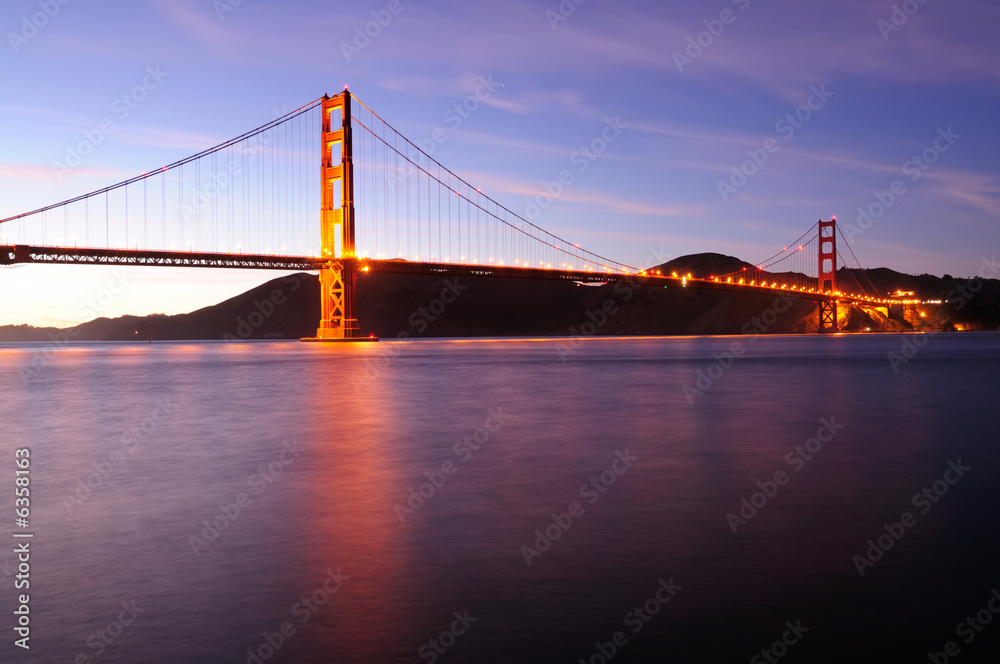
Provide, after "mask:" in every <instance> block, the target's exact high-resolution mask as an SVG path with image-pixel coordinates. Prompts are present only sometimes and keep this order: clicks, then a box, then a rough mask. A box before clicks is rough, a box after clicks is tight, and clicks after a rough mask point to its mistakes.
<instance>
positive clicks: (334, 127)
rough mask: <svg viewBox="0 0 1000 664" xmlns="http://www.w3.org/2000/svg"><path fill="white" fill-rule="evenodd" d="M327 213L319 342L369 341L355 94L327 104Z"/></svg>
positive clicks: (322, 230) (323, 210)
mask: <svg viewBox="0 0 1000 664" xmlns="http://www.w3.org/2000/svg"><path fill="white" fill-rule="evenodd" d="M321 140H322V147H323V155H322V165H321V167H320V177H321V178H322V186H323V189H322V192H323V196H322V207H321V209H320V256H321V257H322V258H324V259H327V262H326V264H325V266H324V267H323V268H322V269H320V271H319V285H320V304H321V307H322V315H321V318H320V323H319V329H318V330H316V339H315V340H316V341H351V340H358V341H362V340H363V341H369V340H373V339H372V338H371V337H362V336H361V333H360V331H359V328H358V321H357V319H356V318H355V315H354V287H355V285H356V282H357V273H356V272H355V269H356V268H355V260H354V258H355V251H354V160H353V151H352V148H351V93H350V92H348V91H347V90H344V91H343V92H341V93H340V94H339V95H335V96H333V97H324V98H323V129H322V134H321Z"/></svg>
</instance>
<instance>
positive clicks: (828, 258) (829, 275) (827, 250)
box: [816, 217, 839, 332]
mask: <svg viewBox="0 0 1000 664" xmlns="http://www.w3.org/2000/svg"><path fill="white" fill-rule="evenodd" d="M818 255H819V284H818V286H817V288H816V290H817V291H818V292H820V293H836V291H837V218H836V217H833V219H831V220H830V221H823V220H822V219H821V220H820V221H819V251H818ZM838 329H839V328H838V327H837V301H836V300H820V301H819V331H820V332H836V331H837V330H838Z"/></svg>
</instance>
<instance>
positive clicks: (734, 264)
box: [0, 253, 1000, 341]
mask: <svg viewBox="0 0 1000 664" xmlns="http://www.w3.org/2000/svg"><path fill="white" fill-rule="evenodd" d="M748 265H749V264H748V263H745V262H743V261H741V260H739V259H738V258H734V257H732V256H723V255H721V254H711V253H706V254H695V255H692V256H683V257H680V258H676V259H674V260H672V261H669V262H667V263H664V264H663V265H661V266H658V268H656V269H660V270H661V271H663V272H671V271H677V272H682V273H691V274H693V275H695V276H708V275H710V274H724V273H726V272H732V271H736V270H739V269H740V268H742V267H744V266H748ZM864 276H865V275H853V274H852V273H849V272H848V271H846V270H842V271H841V273H839V274H838V279H852V278H854V277H857V278H859V279H863V278H864ZM866 276H867V278H868V279H870V280H871V282H872V283H873V284H874V285H875V286H876V287H877V288H878V290H879V291H881V292H883V293H885V292H891V291H895V290H896V289H902V290H908V291H914V292H915V293H916V294H917V296H919V297H921V298H925V299H948V297H949V293H951V297H952V298H953V299H954V298H955V297H956V295H955V293H956V289H958V288H960V287H964V286H965V285H966V284H967V280H964V279H953V278H950V277H948V278H939V277H934V276H931V275H921V276H911V275H905V274H900V273H898V272H894V271H892V270H889V269H886V268H879V269H877V270H869V271H867V275H866ZM946 277H947V275H946ZM982 283H983V287H982V289H981V290H980V291H979V292H978V293H976V294H975V295H974V296H973V297H972V298H971V299H968V300H967V301H962V302H961V304H962V305H963V306H962V307H961V309H960V310H959V309H958V308H957V306H950V307H946V313H947V324H946V325H944V326H942V327H944V328H945V329H950V327H951V326H952V325H954V326H956V327H963V328H965V329H970V328H971V329H998V327H1000V306H998V301H1000V281H998V280H995V279H994V280H986V281H984V282H982ZM448 284H450V286H449V285H448ZM443 292H444V293H446V294H447V297H445V298H441V295H442V293H443ZM456 292H457V295H454V296H453V294H454V293H456ZM357 293H358V295H357V310H358V311H357V315H358V319H359V320H360V321H361V328H362V331H363V332H364V333H365V334H376V335H378V336H380V337H382V338H396V337H398V336H399V335H400V334H401V333H406V334H408V335H410V336H413V337H421V336H424V337H432V336H433V337H474V336H523V335H544V336H549V335H574V334H584V335H590V334H612V335H640V334H642V335H684V334H740V333H741V330H742V331H744V333H745V332H746V330H747V329H748V328H752V327H753V324H754V323H753V321H754V319H755V318H759V317H760V316H761V315H762V314H763V313H764V312H766V311H768V310H769V309H771V308H774V311H775V312H776V313H777V315H776V320H774V322H773V323H772V324H770V325H768V326H767V329H766V330H762V331H765V332H767V333H807V332H813V331H815V329H816V323H817V320H816V308H815V305H814V304H813V303H811V302H809V301H805V300H790V301H789V304H788V305H787V308H786V306H785V305H784V304H782V303H780V302H777V300H776V298H775V296H772V295H753V294H743V293H740V294H737V293H725V292H714V291H702V290H696V289H685V288H676V287H670V288H661V287H651V286H642V285H638V284H637V285H626V284H617V285H603V286H580V285H577V284H574V283H572V282H561V281H535V280H526V279H491V278H483V277H479V278H476V277H459V278H458V279H457V280H455V279H449V280H442V279H441V278H439V277H434V276H424V275H386V274H381V275H377V274H364V275H362V276H361V277H360V278H359V285H358V291H357ZM452 299H454V301H453V303H451V304H445V300H452ZM776 303H777V306H776ZM893 309H894V310H886V309H883V310H881V311H880V310H872V309H860V308H857V307H845V308H842V311H841V326H842V328H843V329H846V330H848V331H862V330H866V329H868V330H871V331H909V330H912V329H914V325H916V326H918V327H919V326H920V325H921V324H922V323H923V321H921V320H920V319H918V318H915V316H916V312H914V311H911V312H909V313H906V312H903V311H902V308H899V307H894V308H893ZM779 310H780V311H779ZM606 312H611V313H610V315H609V314H607V313H606ZM318 320H319V281H318V278H317V277H316V276H315V275H311V274H306V273H300V274H297V275H291V276H286V277H281V278H278V279H274V280H272V281H269V282H267V283H265V284H262V285H260V286H258V287H256V288H253V289H251V290H249V291H247V292H246V293H243V294H241V295H238V296H236V297H233V298H230V299H228V300H226V301H224V302H220V303H219V304H216V305H213V306H209V307H205V308H203V309H199V310H197V311H192V312H190V313H186V314H178V315H173V316H167V315H163V314H154V315H150V316H142V317H137V316H122V317H120V318H114V319H109V318H98V319H95V320H93V321H90V322H87V323H83V324H81V325H79V326H76V327H74V328H67V329H66V330H59V329H57V328H36V327H31V326H26V325H18V326H2V327H0V341H48V340H50V339H52V338H54V335H65V336H68V337H69V338H71V339H73V340H75V341H121V340H142V341H145V340H171V339H173V340H179V339H245V338H250V339H268V338H271V339H296V338H300V337H306V336H312V335H313V334H315V331H316V327H317V322H318ZM762 327H763V326H762Z"/></svg>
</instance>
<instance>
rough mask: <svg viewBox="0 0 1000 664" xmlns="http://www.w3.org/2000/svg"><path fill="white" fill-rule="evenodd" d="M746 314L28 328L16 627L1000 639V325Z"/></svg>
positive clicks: (301, 650)
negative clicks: (513, 324)
mask: <svg viewBox="0 0 1000 664" xmlns="http://www.w3.org/2000/svg"><path fill="white" fill-rule="evenodd" d="M734 341H741V340H740V339H739V338H735V337H717V338H668V339H662V338H656V339H592V340H588V341H586V342H584V343H582V344H579V345H578V346H577V347H574V348H569V349H568V348H567V343H568V342H567V341H566V340H551V339H547V340H475V341H433V340H432V341H421V342H410V343H379V344H359V345H349V346H332V345H311V344H301V343H295V342H274V343H252V344H242V345H225V344H209V343H177V344H153V345H126V344H120V345H118V344H92V345H86V344H80V345H74V346H71V347H67V348H63V349H60V350H59V351H58V352H45V353H44V354H43V351H47V349H46V347H44V346H41V345H37V346H30V345H7V346H2V347H0V425H2V432H3V435H2V438H0V441H2V445H0V446H2V450H0V452H2V454H0V459H2V460H3V465H4V467H5V469H4V471H3V473H0V477H3V478H4V479H3V480H2V481H3V482H4V483H5V484H6V485H7V487H8V488H2V489H0V495H5V496H7V498H5V499H4V510H5V513H6V514H8V517H9V521H8V524H7V526H6V528H5V530H6V531H7V533H8V534H6V535H4V536H5V537H7V538H8V542H13V543H14V544H16V543H17V542H19V541H23V540H15V539H13V538H11V533H13V532H33V533H34V535H35V537H34V539H33V540H31V545H30V546H31V559H30V565H31V569H30V584H31V586H30V619H31V623H30V628H31V633H30V646H31V649H30V650H29V651H24V650H22V649H20V648H15V647H14V646H13V641H14V639H15V638H17V636H16V634H15V632H14V631H13V629H12V628H13V626H14V622H13V618H14V616H13V613H12V612H13V611H14V609H16V608H17V606H18V603H17V602H16V601H15V594H16V593H15V590H14V582H15V579H14V578H13V577H12V576H11V575H12V574H16V572H17V570H16V567H17V560H16V555H15V554H13V553H12V552H11V547H10V546H8V547H6V548H5V551H6V553H0V561H2V562H4V564H5V566H4V568H3V571H2V572H0V575H2V576H3V577H4V578H3V579H2V580H0V585H2V587H3V595H2V597H3V600H2V602H3V606H2V607H0V608H2V610H3V616H4V618H3V621H2V626H3V634H5V635H6V636H5V637H4V641H3V643H2V644H0V660H2V661H5V662H6V661H17V662H31V663H36V662H37V663H46V664H47V663H50V662H74V661H75V662H101V663H105V662H107V663H111V662H206V663H216V662H238V663H240V664H242V663H244V662H263V661H267V662H294V663H299V662H302V663H309V662H377V663H382V662H386V663H395V662H431V661H440V662H444V663H450V662H456V663H457V662H568V663H575V662H578V661H579V660H581V659H582V660H583V661H584V662H595V663H596V662H601V661H604V660H605V659H609V660H610V661H613V662H615V664H617V663H618V662H661V661H662V662H667V661H670V662H673V661H677V662H749V661H751V659H752V658H753V657H754V655H755V654H757V653H759V652H760V651H761V649H763V648H772V644H773V643H774V642H775V641H776V640H778V641H780V640H781V639H782V637H783V636H785V638H786V639H787V641H789V642H792V645H790V646H788V645H785V644H779V645H777V646H775V647H774V649H773V651H772V653H773V654H771V655H769V656H770V657H772V658H774V659H775V660H777V659H779V658H778V657H777V656H778V655H783V656H782V657H780V661H782V662H823V661H830V662H834V661H836V662H852V661H910V662H925V661H928V660H927V655H926V653H928V652H929V651H933V652H935V653H936V652H939V651H943V650H944V649H945V646H946V643H947V642H948V641H955V642H956V644H955V647H957V648H959V649H960V655H958V661H960V662H976V661H996V660H995V659H994V658H995V655H996V650H997V647H998V642H1000V624H983V625H980V623H978V622H977V623H976V629H975V630H974V629H973V628H971V627H969V626H966V627H965V631H964V632H956V626H958V624H959V622H960V621H963V620H965V619H966V617H975V616H976V615H977V612H980V611H982V612H981V613H979V616H980V620H982V621H983V622H984V623H986V622H991V623H992V622H996V623H1000V616H998V617H997V618H996V620H995V621H994V620H993V618H994V614H993V613H992V612H991V611H990V610H989V608H988V603H989V601H990V599H991V590H992V589H994V588H1000V567H998V560H1000V535H998V532H997V514H998V509H1000V493H998V490H997V487H998V486H1000V464H998V462H1000V451H998V446H997V442H998V434H997V430H998V411H1000V403H998V401H1000V400H998V393H1000V389H998V384H1000V380H998V378H1000V335H998V334H993V333H984V334H963V335H950V336H946V335H939V336H936V337H933V338H931V339H930V340H929V343H927V344H926V346H925V347H923V348H921V349H920V350H919V352H917V354H916V355H915V356H913V357H912V359H910V360H909V361H908V362H907V363H906V364H902V365H899V366H898V367H897V368H898V372H895V371H894V370H893V367H892V366H891V365H890V362H889V361H888V360H887V358H886V354H887V353H888V352H890V351H891V352H897V353H898V352H900V351H901V348H902V337H898V336H853V337H825V338H818V337H775V338H766V339H761V340H759V341H757V342H756V343H753V344H750V345H749V346H748V350H747V351H746V352H745V353H744V354H743V355H742V356H740V357H739V358H737V359H736V360H735V361H734V362H732V363H731V366H728V367H727V368H725V369H723V368H722V366H721V364H725V365H729V364H730V362H729V360H728V359H727V358H725V356H724V355H720V354H721V353H723V352H724V351H725V350H726V349H727V348H729V347H730V345H731V344H732V343H733V342H734ZM742 341H743V342H744V343H746V341H747V340H746V339H742ZM561 355H562V356H563V357H564V358H565V361H563V357H561ZM715 355H719V357H722V359H721V364H719V361H717V360H716V359H714V356H715ZM699 370H700V371H702V372H706V373H705V375H706V376H716V377H717V378H715V379H714V381H713V383H712V384H711V385H708V384H707V383H706V379H702V383H701V385H700V387H701V388H703V389H701V390H700V391H701V393H700V394H699V393H695V392H693V391H685V389H684V386H685V385H688V386H690V387H691V388H693V389H696V388H698V387H699V385H698V383H697V382H696V381H697V380H698V378H699V374H698V372H699ZM706 387H707V388H708V389H704V388H706ZM689 397H690V398H689ZM824 423H825V424H824ZM824 427H825V428H824ZM821 429H822V430H821ZM817 433H819V438H821V439H824V440H825V442H821V441H820V440H819V438H817V439H815V440H813V441H811V442H810V441H809V439H810V438H813V437H815V436H817ZM470 441H471V443H470ZM796 446H798V448H799V450H801V452H800V451H797V450H796ZM16 448H29V449H30V453H31V456H30V459H31V465H30V471H31V474H30V478H31V485H30V487H31V492H32V493H31V501H32V502H31V506H30V507H31V514H30V528H29V529H27V530H22V529H20V528H17V527H15V524H14V515H13V507H14V506H13V501H14V497H13V490H12V488H13V482H14V478H13V470H14V458H15V457H14V455H15V452H14V450H15V449H16ZM474 448H478V449H474ZM810 449H812V452H810V451H809V450H810ZM949 462H952V463H953V464H955V465H956V467H958V468H961V469H962V470H960V471H955V470H949ZM959 464H961V465H959ZM964 468H968V469H967V470H965V469H964ZM779 471H781V472H779ZM946 471H947V472H946ZM776 473H777V479H778V480H779V481H780V480H783V481H784V484H779V483H777V482H775V481H774V480H775V476H776ZM591 481H592V482H593V484H591ZM602 482H603V483H602ZM758 482H759V483H761V487H758V485H757V483H758ZM935 482H937V484H935ZM949 482H951V483H949ZM435 483H436V484H439V486H436V487H435V486H434V484H435ZM411 488H412V489H413V491H414V494H411V493H410V490H411ZM924 488H927V489H928V491H929V492H930V496H931V498H930V499H929V498H922V497H918V502H917V504H916V505H915V504H914V503H913V497H914V494H917V493H919V492H920V491H921V490H922V489H924ZM935 488H936V489H937V490H938V492H939V494H935V493H934V490H935ZM421 491H422V492H423V493H424V496H423V497H419V498H418V497H414V496H415V495H419V492H421ZM755 492H760V493H759V495H757V496H754V493H755ZM765 492H767V493H770V494H772V495H771V496H770V497H768V496H767V495H766V494H765ZM241 494H244V495H241ZM742 498H746V499H747V501H751V500H753V501H754V502H755V503H756V504H757V505H758V507H757V508H754V509H756V512H752V511H750V508H747V507H745V506H744V507H743V517H748V518H746V520H745V523H741V522H739V521H737V520H736V519H737V518H738V517H739V518H743V517H740V508H741V499H742ZM765 499H766V504H764V502H763V501H764V500H765ZM932 499H933V500H934V501H936V502H931V500H932ZM420 501H422V503H421V502H420ZM408 502H409V504H408ZM574 503H576V505H575V506H574V505H573V504H574ZM237 509H238V512H237ZM407 510H409V511H407ZM227 512H228V516H226V513H227ZM904 512H910V513H911V514H912V520H908V523H909V526H903V525H899V526H894V525H893V524H895V523H897V522H900V521H901V518H903V517H902V515H903V513H904ZM553 514H555V515H556V517H555V520H554V519H553V516H552V515H553ZM728 514H732V515H733V516H730V517H728V518H727V515H728ZM727 519H728V520H727ZM557 521H558V522H561V523H562V524H563V525H557ZM914 521H915V522H914ZM213 522H214V526H213V525H212V524H213ZM206 523H207V525H208V526H211V528H209V527H206ZM883 524H889V527H890V530H894V531H895V532H896V534H897V536H898V537H897V538H894V537H893V536H892V535H886V530H885V527H884V525H883ZM566 526H568V528H566ZM734 527H735V528H736V530H737V533H736V534H734V533H733V528H734ZM536 530H537V531H538V532H537V533H536ZM546 531H547V532H548V535H546ZM539 534H541V535H543V536H545V538H544V539H541V538H539ZM549 535H552V536H553V537H555V538H556V539H554V540H553V539H549ZM882 535H885V537H883V538H882V542H883V543H886V544H888V545H891V548H888V550H886V551H884V552H883V551H882V550H879V549H873V550H872V551H871V553H870V557H865V556H866V550H867V549H869V548H871V547H870V546H869V544H868V543H867V541H868V540H870V539H871V540H873V542H874V543H875V545H876V546H878V540H879V537H880V536H882ZM536 540H537V541H536ZM523 547H524V548H523ZM529 548H530V549H529ZM855 556H859V558H855ZM861 557H865V558H861ZM872 558H879V559H878V560H876V561H875V562H871V559H872ZM5 559H6V560H5ZM528 560H530V563H531V564H530V565H529V564H528ZM862 560H864V561H865V562H860V561H862ZM859 565H860V566H861V570H862V571H864V575H863V576H862V575H861V574H860V573H859ZM338 570H339V572H338ZM661 581H662V584H661ZM20 592H25V591H23V590H22V591H18V593H20ZM657 598H658V599H657ZM303 600H305V601H303ZM664 600H669V601H664ZM123 602H124V603H125V604H124V606H126V607H128V609H130V610H131V612H130V611H127V610H126V609H124V608H123V604H122V603H123ZM993 606H994V607H995V608H997V609H998V610H1000V602H998V601H994V602H993ZM636 608H638V609H639V611H640V612H641V615H640V614H639V613H637V612H636V611H635V609H636ZM456 616H458V617H456ZM986 618H989V621H986ZM789 624H790V625H792V626H795V627H796V631H794V632H793V631H791V630H790V628H789V626H788V625H789ZM283 628H284V630H285V633H284V634H282V629H283ZM805 630H808V631H805ZM616 632H620V634H618V635H617V637H616ZM969 634H971V635H972V639H971V641H969V642H967V641H966V639H967V638H968V635H969ZM616 639H617V643H616ZM432 640H433V642H432ZM435 647H436V650H435ZM601 650H603V651H604V654H601ZM756 661H767V660H766V659H758V660H756ZM938 661H944V660H940V659H939V660H938Z"/></svg>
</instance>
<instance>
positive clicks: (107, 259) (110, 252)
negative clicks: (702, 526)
mask: <svg viewBox="0 0 1000 664" xmlns="http://www.w3.org/2000/svg"><path fill="white" fill-rule="evenodd" d="M340 260H341V262H348V261H354V262H355V264H356V265H357V270H358V271H359V272H371V273H378V274H432V275H437V274H439V275H441V276H469V277H506V278H516V279H562V280H566V281H574V282H581V283H590V284H599V283H614V282H619V281H622V282H632V283H642V284H656V285H660V284H662V285H663V286H665V287H669V286H674V287H679V288H696V289H701V290H716V291H729V292H739V293H759V294H763V295H771V294H773V295H787V296H790V297H795V298H801V299H805V300H811V301H814V302H819V301H826V302H831V301H836V302H840V303H857V304H870V305H874V304H876V303H878V302H879V301H877V300H874V299H872V298H868V297H865V296H854V295H848V294H846V293H840V294H837V293H816V292H809V291H806V290H798V289H794V288H780V287H778V288H773V287H770V286H751V285H748V284H735V283H727V282H722V281H713V280H710V279H698V278H686V277H674V276H666V275H659V274H650V273H638V274H637V273H630V274H626V273H618V272H596V271H580V270H562V269H548V268H532V267H511V266H506V265H468V264H460V263H425V262H422V261H421V262H411V261H406V260H402V259H368V258H353V259H352V258H342V259H340ZM328 262H329V261H328V260H327V259H323V258H318V257H313V256H280V255H273V254H230V253H203V252H188V251H146V250H142V249H94V248H78V247H45V246H35V245H23V244H19V245H0V265H14V264H21V263H46V264H59V265H135V266H148V267H214V268H237V269H255V270H307V271H318V270H320V269H321V268H322V267H323V266H324V265H325V264H326V263H328Z"/></svg>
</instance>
